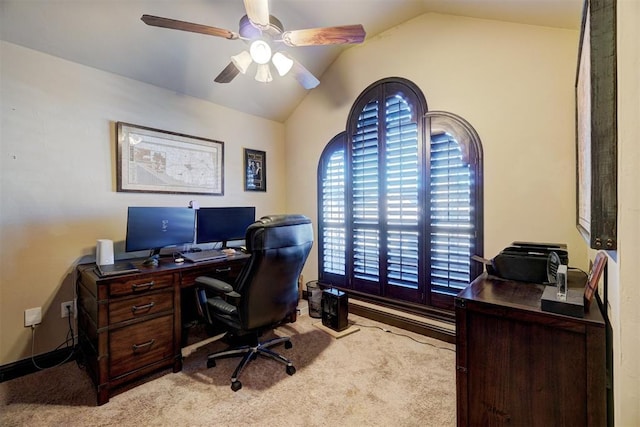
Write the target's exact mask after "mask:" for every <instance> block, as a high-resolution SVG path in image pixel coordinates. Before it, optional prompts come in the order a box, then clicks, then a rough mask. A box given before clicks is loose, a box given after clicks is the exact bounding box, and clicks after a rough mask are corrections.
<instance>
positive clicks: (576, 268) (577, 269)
mask: <svg viewBox="0 0 640 427" xmlns="http://www.w3.org/2000/svg"><path fill="white" fill-rule="evenodd" d="M568 269H569V270H574V271H579V272H580V273H582V274H584V277H586V278H589V274H588V273H587V272H586V271H584V270H582V269H581V268H578V267H568Z"/></svg>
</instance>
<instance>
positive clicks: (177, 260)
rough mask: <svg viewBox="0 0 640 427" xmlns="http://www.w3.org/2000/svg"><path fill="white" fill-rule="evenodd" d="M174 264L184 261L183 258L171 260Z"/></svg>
mask: <svg viewBox="0 0 640 427" xmlns="http://www.w3.org/2000/svg"><path fill="white" fill-rule="evenodd" d="M173 261H174V262H175V263H176V264H182V263H183V262H184V258H176V259H174V260H173Z"/></svg>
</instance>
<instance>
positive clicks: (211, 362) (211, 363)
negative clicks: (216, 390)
mask: <svg viewBox="0 0 640 427" xmlns="http://www.w3.org/2000/svg"><path fill="white" fill-rule="evenodd" d="M215 367H216V361H215V359H208V360H207V368H215Z"/></svg>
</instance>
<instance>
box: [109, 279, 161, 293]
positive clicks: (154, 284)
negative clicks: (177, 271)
mask: <svg viewBox="0 0 640 427" xmlns="http://www.w3.org/2000/svg"><path fill="white" fill-rule="evenodd" d="M172 285H173V274H164V275H157V276H146V277H136V278H135V279H130V280H114V281H113V282H111V283H109V295H111V296H124V295H131V294H138V293H141V292H146V291H152V290H156V289H163V288H168V287H170V286H172Z"/></svg>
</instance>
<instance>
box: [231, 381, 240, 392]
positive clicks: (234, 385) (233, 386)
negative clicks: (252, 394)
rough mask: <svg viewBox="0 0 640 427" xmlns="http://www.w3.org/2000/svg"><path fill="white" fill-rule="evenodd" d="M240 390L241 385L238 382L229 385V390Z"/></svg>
mask: <svg viewBox="0 0 640 427" xmlns="http://www.w3.org/2000/svg"><path fill="white" fill-rule="evenodd" d="M241 388H242V383H241V382H240V381H233V382H232V383H231V390H233V391H238V390H240V389H241Z"/></svg>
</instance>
